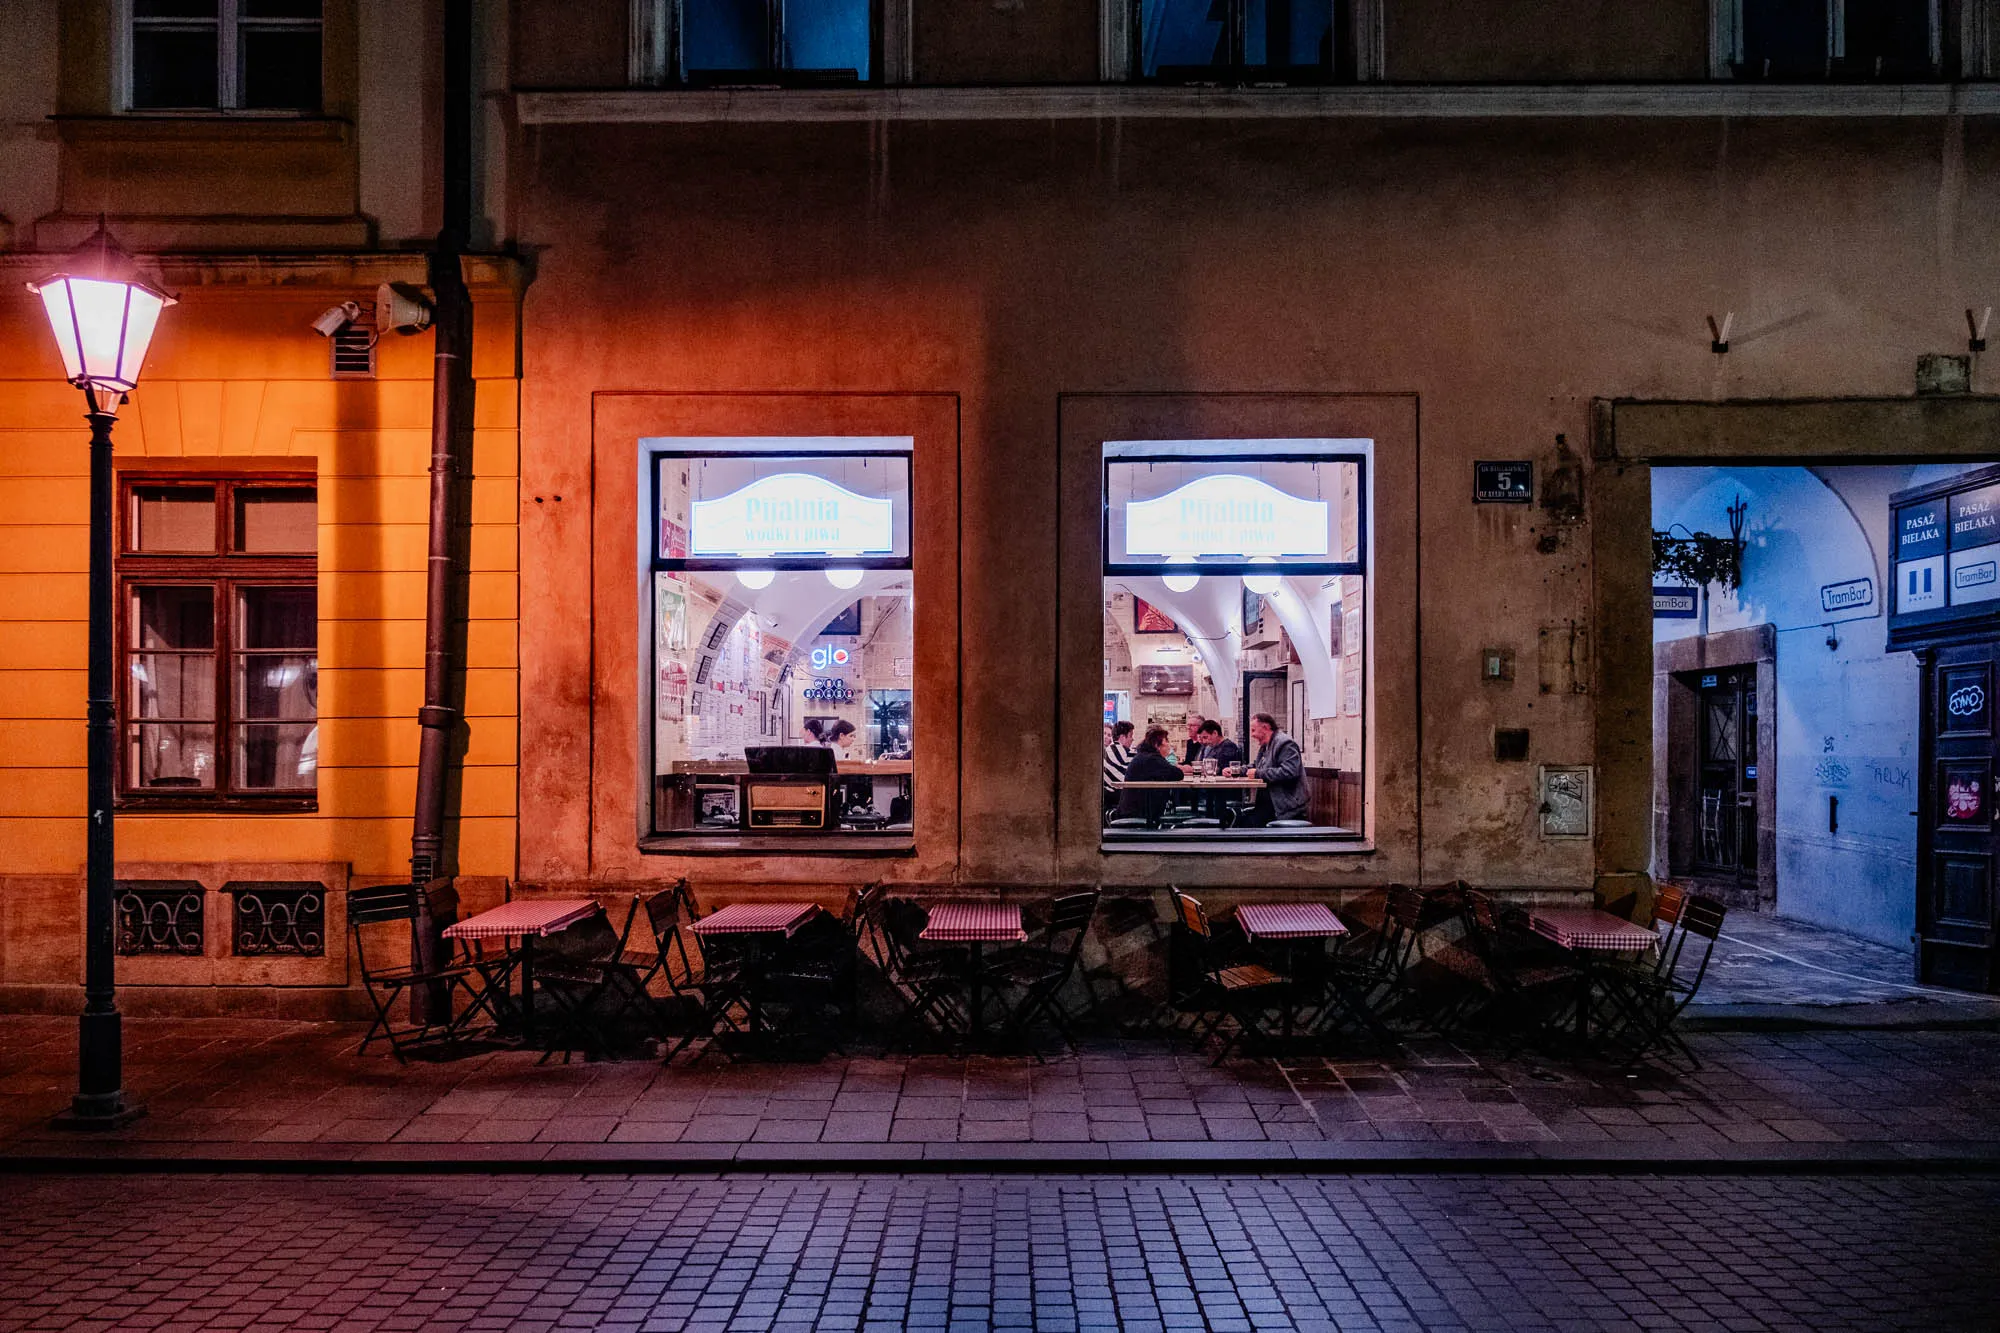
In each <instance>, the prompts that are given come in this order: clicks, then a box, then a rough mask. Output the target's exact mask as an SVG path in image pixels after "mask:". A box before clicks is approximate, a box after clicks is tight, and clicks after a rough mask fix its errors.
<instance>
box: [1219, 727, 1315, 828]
mask: <svg viewBox="0 0 2000 1333" xmlns="http://www.w3.org/2000/svg"><path fill="white" fill-rule="evenodd" d="M1250 743H1251V745H1252V747H1253V748H1254V749H1255V750H1256V752H1257V758H1256V761H1255V762H1254V763H1253V764H1252V765H1251V766H1250V768H1249V769H1248V770H1247V771H1246V772H1245V773H1244V776H1245V777H1252V778H1262V779H1263V780H1264V785H1263V787H1262V788H1261V789H1260V790H1259V791H1258V792H1257V803H1256V804H1255V805H1253V806H1251V807H1250V808H1249V809H1248V810H1245V811H1244V812H1243V813H1242V814H1240V815H1238V816H1237V817H1236V823H1235V825H1234V827H1236V828H1263V827H1264V826H1265V825H1267V824H1270V823H1271V822H1273V821H1274V820H1279V819H1296V820H1300V821H1304V820H1305V819H1307V817H1308V816H1307V814H1306V811H1307V810H1308V809H1309V808H1310V806H1311V801H1310V799H1309V798H1308V797H1307V795H1306V760H1305V755H1304V754H1303V753H1301V752H1300V750H1299V743H1298V742H1297V741H1295V740H1293V739H1292V738H1291V737H1290V736H1287V735H1286V734H1285V733H1284V732H1282V731H1279V730H1278V720H1277V719H1276V718H1274V717H1272V716H1271V715H1270V714H1269V713H1258V714H1256V715H1255V716H1254V717H1252V718H1251V719H1250Z"/></svg>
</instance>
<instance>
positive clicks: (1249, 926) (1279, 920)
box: [1236, 903, 1347, 940]
mask: <svg viewBox="0 0 2000 1333" xmlns="http://www.w3.org/2000/svg"><path fill="white" fill-rule="evenodd" d="M1236 924H1237V925H1239V926H1241V927H1243V931H1244V933H1245V934H1247V935H1251V936H1253V937H1255V938H1257V939H1260V940H1304V939H1315V938H1324V937H1326V936H1328V935H1345V934H1346V933H1347V927H1346V926H1343V925H1341V924H1340V918H1339V917H1337V916H1335V915H1334V914H1333V909H1332V908H1330V907H1328V906H1327V905H1326V904H1325V903H1245V904H1243V905H1242V906H1241V907H1239V908H1237V909H1236Z"/></svg>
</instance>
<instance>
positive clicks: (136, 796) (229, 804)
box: [111, 792, 319, 815]
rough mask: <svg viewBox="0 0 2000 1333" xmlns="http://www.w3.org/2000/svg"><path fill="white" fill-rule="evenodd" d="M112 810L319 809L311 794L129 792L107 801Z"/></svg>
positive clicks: (277, 812) (223, 811)
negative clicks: (240, 794) (261, 794)
mask: <svg viewBox="0 0 2000 1333" xmlns="http://www.w3.org/2000/svg"><path fill="white" fill-rule="evenodd" d="M111 809H112V812H113V813H115V814H124V813H128V812H129V813H135V814H167V813H174V814H210V815H309V814H316V813H318V811H319V797H318V795H317V794H315V795H311V796H167V795H161V794H155V793H150V792H132V793H129V794H127V795H124V796H120V797H119V798H118V799H116V800H115V801H113V802H112V803H111Z"/></svg>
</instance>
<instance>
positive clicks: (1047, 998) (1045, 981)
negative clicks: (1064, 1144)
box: [987, 889, 1102, 1062]
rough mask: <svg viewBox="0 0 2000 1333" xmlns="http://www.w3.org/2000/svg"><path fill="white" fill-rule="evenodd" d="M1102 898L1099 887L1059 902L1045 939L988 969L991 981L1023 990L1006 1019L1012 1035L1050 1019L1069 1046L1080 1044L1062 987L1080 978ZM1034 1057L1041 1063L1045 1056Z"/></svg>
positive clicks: (1054, 906)
mask: <svg viewBox="0 0 2000 1333" xmlns="http://www.w3.org/2000/svg"><path fill="white" fill-rule="evenodd" d="M1101 897H1102V895H1101V894H1100V893H1099V892H1098V891H1097V890H1096V889H1090V890H1086V891H1085V892H1083V893H1071V894H1065V895H1064V896H1062V897H1060V898H1057V899H1055V900H1054V901H1052V902H1051V903H1050V904H1049V907H1048V920H1047V923H1046V924H1045V925H1044V926H1043V928H1042V934H1041V938H1040V939H1038V940H1036V941H1034V942H1032V943H1029V944H1024V945H1018V946H1016V947H1015V948H1012V949H1008V950H1006V951H1004V952H1003V953H1001V954H999V955H997V956H996V957H995V958H994V959H993V961H992V963H991V964H990V965H989V966H988V968H987V975H988V976H989V977H991V978H992V979H993V980H994V981H996V982H999V983H1000V984H1002V985H1007V986H1013V987H1015V988H1016V989H1017V990H1018V991H1019V994H1018V995H1017V996H1016V998H1015V1000H1014V1004H1013V1010H1012V1012H1011V1013H1009V1014H1008V1016H1007V1031H1008V1033H1009V1034H1011V1035H1014V1036H1023V1035H1025V1034H1026V1032H1027V1030H1028V1027H1029V1025H1030V1024H1032V1023H1034V1022H1035V1020H1036V1019H1038V1018H1043V1017H1046V1018H1047V1019H1048V1020H1049V1021H1050V1023H1051V1024H1053V1025H1054V1027H1055V1029H1056V1031H1057V1032H1058V1033H1060V1034H1061V1035H1062V1039H1063V1040H1064V1041H1065V1042H1067V1043H1068V1044H1069V1045H1070V1046H1072V1047H1074V1046H1075V1045H1076V1033H1075V1032H1074V1030H1073V1029H1072V1028H1071V1027H1070V1024H1071V1022H1072V1021H1073V1019H1074V1017H1075V1015H1073V1014H1071V1013H1070V1012H1069V1010H1068V1009H1067V1008H1066V1007H1065V1006H1064V1005H1063V1002H1062V989H1063V987H1064V986H1066V985H1068V984H1069V979H1070V978H1071V977H1072V976H1074V975H1075V974H1076V966H1077V960H1078V959H1079V958H1081V957H1082V956H1083V942H1084V940H1085V939H1086V938H1088V937H1089V935H1090V923H1091V921H1092V920H1094V919H1095V918H1096V916H1097V904H1098V901H1099V899H1100V898H1101ZM1030 1049H1031V1050H1032V1049H1033V1048H1032V1047H1031V1048H1030ZM1034 1055H1035V1059H1036V1060H1037V1062H1039V1061H1040V1060H1041V1058H1042V1057H1041V1052H1039V1051H1035V1052H1034Z"/></svg>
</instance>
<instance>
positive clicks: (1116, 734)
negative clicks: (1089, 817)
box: [1104, 722, 1135, 810]
mask: <svg viewBox="0 0 2000 1333" xmlns="http://www.w3.org/2000/svg"><path fill="white" fill-rule="evenodd" d="M1134 730H1135V728H1134V727H1133V726H1132V724H1131V723H1130V722H1117V723H1111V722H1107V723H1105V724H1104V808H1105V809H1107V810H1108V809H1110V808H1111V807H1112V806H1114V805H1116V804H1117V803H1118V788H1117V787H1116V786H1114V785H1113V784H1114V783H1119V782H1123V781H1124V780H1125V769H1126V767H1127V766H1128V765H1129V764H1131V762H1132V732H1133V731H1134Z"/></svg>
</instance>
